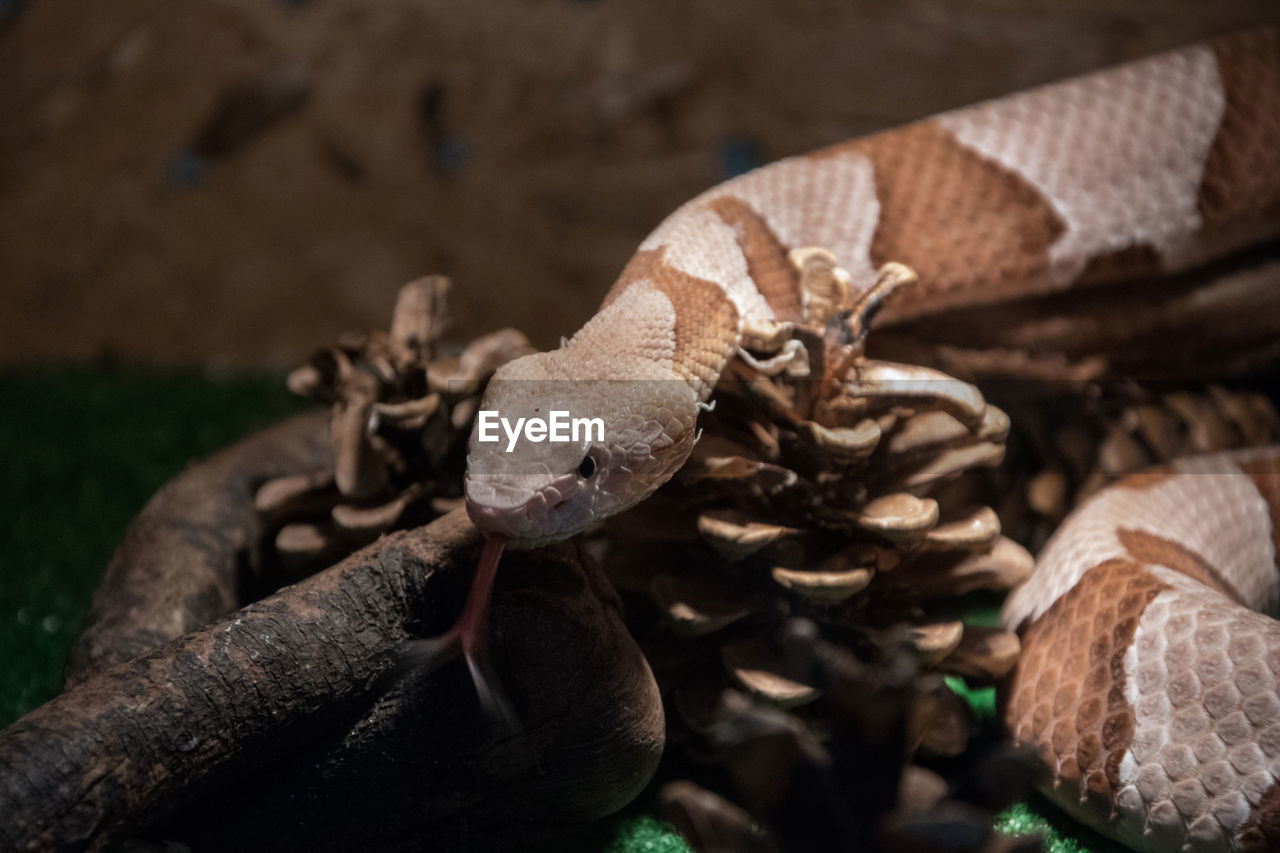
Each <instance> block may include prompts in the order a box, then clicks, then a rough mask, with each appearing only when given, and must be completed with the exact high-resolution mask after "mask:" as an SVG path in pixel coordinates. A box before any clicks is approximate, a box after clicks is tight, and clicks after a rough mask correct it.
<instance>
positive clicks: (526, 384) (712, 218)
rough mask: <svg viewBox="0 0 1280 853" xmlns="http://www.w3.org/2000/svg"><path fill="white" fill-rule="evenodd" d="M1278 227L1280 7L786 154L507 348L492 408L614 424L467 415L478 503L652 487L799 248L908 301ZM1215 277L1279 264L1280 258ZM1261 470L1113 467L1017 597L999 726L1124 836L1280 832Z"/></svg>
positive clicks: (503, 521)
mask: <svg viewBox="0 0 1280 853" xmlns="http://www.w3.org/2000/svg"><path fill="white" fill-rule="evenodd" d="M1278 234H1280V33H1278V32H1277V31H1275V30H1267V29H1263V30H1258V31H1253V32H1248V33H1244V34H1239V35H1235V36H1229V37H1224V38H1221V39H1218V40H1215V41H1212V42H1209V43H1206V44H1202V45H1197V46H1193V47H1190V48H1186V49H1183V50H1179V51H1175V52H1172V53H1167V54H1164V55H1160V56H1156V57H1153V58H1150V59H1145V60H1141V61H1138V62H1134V63H1131V64H1128V65H1125V66H1122V67H1119V68H1117V69H1113V70H1109V71H1104V72H1100V73H1097V74H1093V75H1090V76H1086V77H1082V78H1078V79H1075V80H1071V81H1067V82H1065V83H1060V84H1056V85H1052V86H1047V87H1043V88H1040V89H1036V90H1032V91H1029V92H1025V93H1020V94H1016V95H1013V96H1009V97H1005V98H1002V99H999V100H996V101H991V102H988V103H985V104H981V105H978V106H975V107H970V108H966V109H961V110H957V111H954V112H949V113H945V114H942V115H939V116H937V117H934V118H931V119H927V120H924V121H921V122H917V123H915V124H911V125H908V126H905V127H902V128H899V129H895V130H890V131H886V132H882V133H879V134H875V135H872V136H868V137H864V138H860V139H855V140H852V141H850V142H846V143H842V144H839V145H836V146H833V147H830V148H827V149H824V150H821V151H817V152H815V153H812V154H809V155H806V156H801V157H794V158H789V159H785V160H781V161H779V162H776V163H773V164H771V165H768V166H765V167H763V168H760V169H757V170H755V171H753V172H750V173H748V174H746V175H743V176H740V177H737V178H734V179H732V180H729V181H727V182H725V183H723V184H721V185H719V186H717V187H715V188H713V189H711V190H709V191H707V192H705V193H703V194H702V195H699V196H698V197H696V198H694V199H693V200H692V201H690V202H688V203H687V204H685V205H683V206H682V207H681V208H679V209H678V210H677V211H676V212H675V213H673V214H672V215H671V216H670V217H668V218H667V219H666V220H665V221H664V222H663V223H662V224H661V225H659V227H658V228H657V229H656V230H655V231H654V232H653V233H652V234H651V235H650V236H649V237H648V238H647V239H646V240H645V241H644V243H642V244H641V246H640V249H639V251H638V252H637V253H636V254H635V256H634V257H633V258H632V259H631V261H630V262H629V263H628V264H627V266H626V267H625V268H624V270H623V272H622V274H621V276H620V278H619V279H618V281H617V282H616V284H615V285H614V286H613V288H612V289H611V290H610V291H609V293H608V295H607V296H606V298H605V301H604V304H603V305H602V307H601V309H600V310H599V312H598V313H597V314H596V315H595V317H593V318H592V319H591V320H590V321H589V322H588V323H587V324H586V325H585V326H584V327H583V329H582V330H581V331H579V332H578V333H577V334H576V335H575V336H574V337H573V338H572V339H571V340H569V341H567V342H566V343H565V344H564V345H563V346H562V347H561V348H560V349H558V350H554V351H552V352H549V353H540V354H536V355H533V356H527V357H525V358H521V359H517V360H516V361H514V362H511V363H509V364H508V365H506V366H505V367H503V368H502V369H500V370H499V371H498V373H497V374H496V375H495V376H494V379H493V381H492V382H491V384H490V388H489V390H488V391H487V392H486V397H485V401H484V403H482V408H486V409H495V410H498V411H500V412H502V413H503V414H504V415H505V414H513V415H514V414H526V415H532V414H534V413H537V412H540V411H544V407H547V406H548V404H549V403H550V402H552V401H555V402H556V403H557V404H558V406H559V407H564V408H569V409H572V410H574V411H581V412H586V413H590V414H592V415H599V416H602V417H603V418H604V420H605V421H606V423H607V424H608V427H607V434H606V436H605V438H604V440H603V441H595V442H591V441H585V440H584V441H582V442H578V443H562V444H552V443H550V442H547V443H540V444H525V445H523V446H522V447H520V448H519V449H517V450H516V452H513V453H508V452H506V451H505V450H504V448H503V447H502V446H501V445H500V444H499V445H492V444H483V443H480V442H478V441H477V437H476V435H475V434H473V436H472V442H471V445H470V448H469V456H468V472H467V499H468V508H469V510H470V512H471V515H472V518H473V519H474V520H475V521H476V523H477V525H478V526H480V527H481V528H482V529H484V530H486V531H487V532H489V533H491V534H493V535H496V536H498V537H501V538H502V539H504V540H506V541H509V542H510V544H511V545H513V546H516V547H519V546H534V545H538V544H542V543H545V542H549V541H554V540H556V539H563V538H565V537H567V536H570V535H573V534H574V533H576V532H579V531H580V530H583V529H585V528H586V527H587V526H589V525H591V524H592V523H594V522H595V521H598V520H599V519H600V518H602V517H605V516H607V515H611V514H613V513H616V512H618V511H621V510H622V509H625V508H627V507H629V506H631V505H633V504H634V503H636V502H638V501H639V500H642V499H643V498H644V497H646V496H647V495H649V494H650V493H652V492H653V490H655V489H656V488H657V487H658V486H659V485H660V484H661V483H662V482H663V481H664V480H666V479H667V478H669V477H670V476H671V475H672V474H673V473H674V471H675V470H676V469H677V468H679V466H680V464H681V463H682V462H683V461H684V459H685V458H686V457H687V456H688V454H689V451H690V448H691V447H692V444H693V441H694V436H695V426H696V419H697V413H698V409H699V406H700V405H701V404H703V403H704V401H706V400H707V399H708V398H709V397H710V395H711V393H712V390H713V389H714V387H715V385H716V382H717V380H718V379H719V377H720V375H721V372H722V371H723V370H724V369H725V366H726V365H727V363H728V361H729V360H730V359H731V358H732V357H733V356H734V355H735V353H737V352H738V351H739V348H740V347H741V345H742V344H743V336H744V333H745V330H747V329H748V328H749V327H751V326H752V325H753V324H756V323H760V322H766V323H767V322H775V323H776V322H785V321H792V320H798V319H799V318H800V316H801V314H802V311H803V301H804V298H805V297H804V295H803V293H802V289H801V286H800V282H799V277H798V273H797V272H796V270H795V268H794V267H793V266H792V265H791V264H790V263H789V262H788V251H789V250H791V249H794V248H797V247H802V246H821V247H824V248H826V249H828V250H830V251H832V252H833V253H834V254H835V255H836V256H837V257H838V258H839V259H840V262H841V263H842V265H843V266H844V267H846V268H847V269H848V271H849V273H850V275H851V278H852V284H853V286H854V287H855V288H869V287H871V285H872V284H873V282H874V280H875V275H876V269H877V268H878V267H879V266H880V265H881V264H883V263H885V262H888V261H898V262H902V263H905V264H907V265H909V266H911V267H913V268H914V269H915V270H916V271H917V272H918V274H919V277H920V281H919V284H918V285H917V286H915V287H913V288H909V289H907V290H906V292H898V293H895V294H893V298H892V299H891V301H890V302H889V303H888V304H887V306H886V309H885V314H884V316H885V319H888V320H890V321H893V320H898V321H901V320H909V319H912V318H917V317H921V316H924V315H927V314H932V313H936V312H939V311H943V310H946V309H952V308H957V307H969V306H975V305H983V304H988V303H995V302H1002V301H1008V300H1012V299H1020V298H1024V297H1030V296H1036V295H1042V294H1050V293H1054V292H1065V291H1069V290H1074V289H1081V288H1086V287H1088V288H1091V289H1092V290H1093V292H1098V291H1100V290H1101V289H1103V288H1116V287H1119V286H1121V285H1123V284H1125V283H1127V282H1132V281H1134V280H1138V279H1144V280H1156V279H1159V278H1160V277H1169V276H1172V275H1173V274H1176V273H1179V272H1181V271H1185V270H1191V269H1193V268H1202V267H1204V266H1205V265H1206V264H1209V262H1212V261H1215V260H1217V259H1220V258H1223V257H1226V256H1228V255H1231V254H1232V253H1238V250H1241V249H1244V248H1246V247H1250V246H1254V245H1257V244H1261V243H1264V242H1266V241H1270V240H1274V239H1275V238H1276V236H1277V235H1278ZM1230 274H1231V275H1236V276H1246V277H1253V278H1251V279H1250V280H1251V281H1252V282H1254V283H1255V284H1256V283H1257V282H1258V281H1260V280H1261V281H1263V282H1277V281H1280V262H1278V261H1277V260H1275V258H1274V255H1266V254H1265V253H1264V256H1263V257H1261V258H1260V259H1259V260H1258V261H1257V262H1256V263H1254V264H1252V265H1251V266H1249V267H1248V268H1247V269H1244V270H1243V271H1242V270H1241V268H1239V267H1232V268H1231V272H1230ZM1258 277H1261V278H1260V279H1259V278H1258ZM548 383H555V384H554V385H549V384H548ZM620 383H621V384H620ZM552 389H554V390H552ZM1205 466H1208V467H1205ZM1206 471H1213V472H1215V473H1214V475H1213V476H1208V475H1203V476H1202V474H1203V472H1206ZM1278 473H1280V455H1278V454H1277V453H1274V452H1259V453H1256V454H1255V455H1251V456H1237V457H1229V458H1228V457H1220V458H1217V459H1213V460H1208V461H1199V462H1188V463H1177V464H1175V465H1173V466H1172V467H1170V468H1169V469H1168V470H1166V471H1164V472H1163V473H1159V474H1153V475H1150V476H1148V477H1146V478H1145V479H1139V480H1132V481H1128V482H1126V483H1124V484H1121V485H1120V486H1118V487H1116V488H1114V489H1112V490H1110V491H1107V492H1105V493H1104V494H1102V495H1100V496H1099V497H1097V498H1096V499H1095V500H1093V501H1092V502H1090V503H1089V504H1088V505H1087V506H1086V507H1084V508H1082V509H1081V510H1080V511H1079V513H1078V514H1077V515H1076V516H1075V517H1074V518H1073V519H1072V520H1071V521H1069V522H1068V523H1067V524H1066V525H1065V526H1064V527H1063V529H1062V530H1061V531H1060V532H1059V533H1058V535H1057V536H1056V537H1055V539H1054V541H1053V543H1052V545H1051V546H1050V547H1049V548H1048V549H1047V550H1046V552H1045V555H1044V557H1043V559H1042V560H1041V561H1040V563H1039V566H1038V569H1037V571H1036V573H1035V575H1034V577H1033V579H1032V581H1031V582H1030V583H1029V584H1028V585H1027V586H1026V587H1025V588H1024V589H1022V590H1021V591H1019V592H1018V593H1017V595H1016V596H1015V597H1014V598H1013V599H1012V600H1011V602H1010V603H1009V605H1008V609H1007V610H1006V614H1005V618H1006V620H1007V621H1008V623H1009V624H1010V625H1014V626H1018V627H1019V628H1020V630H1021V631H1022V633H1023V636H1024V638H1025V645H1024V649H1025V651H1024V655H1023V660H1022V663H1021V664H1020V666H1019V668H1018V669H1017V671H1016V673H1015V675H1014V677H1013V680H1012V683H1011V687H1010V690H1009V703H1008V708H1009V713H1008V723H1009V725H1010V728H1011V730H1012V731H1013V733H1014V735H1015V737H1016V738H1018V739H1020V740H1022V741H1025V742H1028V743H1032V744H1034V745H1035V746H1036V747H1038V748H1039V750H1040V753H1041V755H1042V757H1043V759H1044V764H1045V769H1046V777H1045V789H1046V791H1047V792H1048V793H1049V794H1050V796H1052V797H1053V798H1054V799H1056V800H1057V801H1058V802H1060V803H1062V804H1063V805H1064V806H1065V807H1067V808H1068V809H1069V810H1070V811H1072V812H1073V813H1075V814H1077V815H1078V816H1080V817H1081V818H1082V819H1084V820H1086V821H1088V822H1090V823H1092V824H1093V825H1094V826H1097V827H1099V828H1100V829H1102V830H1103V831H1104V832H1107V833H1109V834H1111V835H1113V836H1115V837H1117V838H1120V839H1121V840H1124V841H1126V842H1127V843H1129V844H1131V845H1134V846H1137V847H1139V848H1143V849H1147V848H1150V849H1171V850H1176V849H1194V850H1218V849H1232V848H1249V847H1250V845H1253V846H1255V847H1257V848H1258V849H1276V848H1277V847H1280V817H1278V814H1280V788H1277V780H1278V779H1280V698H1278V694H1277V679H1278V678H1280V631H1278V629H1277V627H1276V624H1275V623H1274V622H1272V621H1271V620H1270V619H1269V618H1267V617H1265V616H1261V615H1257V614H1254V613H1252V611H1251V610H1250V609H1249V608H1259V607H1262V608H1269V607H1271V606H1273V605H1274V604H1275V603H1276V601H1277V598H1278V592H1277V590H1278V587H1277V578H1276V568H1275V557H1276V547H1277V542H1278V541H1280V540H1277V539H1276V537H1277V536H1280V534H1278V533H1276V532H1275V531H1277V530H1280V527H1278V526H1277V525H1280V515H1278V514H1277V513H1278V512H1280V510H1278V509H1277V507H1280V486H1278V485H1277V474H1278Z"/></svg>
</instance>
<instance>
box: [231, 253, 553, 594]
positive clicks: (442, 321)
mask: <svg viewBox="0 0 1280 853" xmlns="http://www.w3.org/2000/svg"><path fill="white" fill-rule="evenodd" d="M449 288H450V283H449V280H448V279H446V278H444V277H442V276H429V277H427V278H423V279H419V280H418V281H414V282H411V283H409V284H407V285H405V286H404V287H403V288H402V289H401V291H400V295H399V297H398V299H397V301H396V307H395V311H394V313H393V314H392V318H391V328H390V330H389V331H387V332H352V333H348V334H346V335H343V336H342V337H341V338H340V339H339V340H338V342H337V343H335V344H334V345H332V346H329V347H326V348H324V349H322V350H320V351H318V352H317V353H316V354H315V355H314V356H313V357H312V358H311V360H310V362H308V363H307V364H306V365H304V366H303V367H300V368H298V369H297V370H295V371H293V373H291V374H290V375H289V388H290V389H291V390H292V391H294V392H295V393H297V394H301V395H304V396H307V397H310V398H311V399H313V400H315V401H317V402H319V403H322V404H324V405H326V406H328V407H329V408H330V412H331V418H330V441H331V443H332V449H333V459H334V463H333V466H332V469H331V470H324V471H316V472H314V473H312V474H309V475H295V476H292V477H288V478H284V479H280V480H271V481H268V482H267V483H265V484H263V486H262V487H261V489H260V490H259V491H258V494H257V497H256V505H257V508H258V510H259V512H260V513H261V514H262V516H263V518H264V520H265V521H267V522H268V523H269V524H271V525H273V529H275V530H277V531H278V532H277V534H276V537H275V550H276V552H277V554H278V556H279V559H280V563H281V565H282V566H283V567H284V568H285V569H286V570H287V571H288V572H289V573H290V574H294V575H298V574H305V573H307V572H309V571H312V570H314V569H316V568H319V567H321V566H324V565H328V564H329V563H331V562H333V561H334V560H335V559H337V558H340V557H342V556H345V555H346V554H348V553H351V551H353V550H354V549H356V548H358V547H360V546H362V545H364V544H366V543H368V542H371V541H373V540H374V539H376V538H377V537H378V536H379V535H380V534H382V533H385V532H388V531H390V530H395V529H399V528H404V527H410V526H414V525H417V524H423V523H426V522H427V521H430V520H431V519H432V518H435V517H437V516H439V515H441V514H443V513H444V512H446V511H448V510H449V509H451V508H453V507H454V506H456V505H457V503H458V501H459V500H460V498H461V491H460V490H461V482H462V466H463V465H464V464H465V448H466V441H467V436H468V434H469V432H470V429H471V421H472V417H473V415H474V412H475V409H476V406H477V405H478V403H479V397H480V393H481V391H482V390H483V388H484V383H485V382H486V381H487V379H488V378H489V376H490V375H491V374H492V373H493V371H494V370H495V369H497V367H498V366H499V365H501V364H503V363H504V362H506V361H509V360H511V359H513V358H516V357H518V356H521V355H524V354H525V353H528V352H531V351H532V347H530V345H529V342H528V340H527V339H526V338H525V337H524V335H522V334H520V333H519V332H517V331H515V330H514V329H504V330H502V331H499V332H495V333H492V334H489V335H485V336H483V337H480V338H477V339H475V340H474V341H472V342H470V343H469V344H468V345H467V346H465V347H464V348H462V349H450V348H449V347H447V346H446V345H445V344H444V343H443V342H442V337H443V335H444V332H445V329H446V326H447V319H448V313H447V298H448V294H449Z"/></svg>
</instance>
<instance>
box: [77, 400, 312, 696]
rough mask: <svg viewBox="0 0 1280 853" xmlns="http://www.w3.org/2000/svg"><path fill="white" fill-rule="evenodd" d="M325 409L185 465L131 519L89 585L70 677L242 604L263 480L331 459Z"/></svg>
mask: <svg viewBox="0 0 1280 853" xmlns="http://www.w3.org/2000/svg"><path fill="white" fill-rule="evenodd" d="M327 430H328V413H326V412H322V411H315V412H308V413H306V414H302V415H298V416H295V417H293V418H289V419H287V420H285V421H282V422H281V423H279V424H277V425H275V426H273V427H270V428H268V429H264V430H262V431H261V432H258V433H255V434H253V435H252V436H250V437H248V438H246V439H245V440H243V441H241V442H239V443H238V444H235V445H233V446H231V447H229V448H227V449H226V450H223V451H222V452H220V453H217V454H215V455H214V456H212V457H210V458H209V459H207V460H205V461H203V462H198V463H196V464H194V465H191V466H190V467H189V468H188V469H187V470H186V471H184V472H183V473H182V474H180V475H179V476H177V477H175V478H174V479H173V480H171V481H170V482H169V483H168V484H166V485H165V486H164V487H163V488H162V489H160V491H158V492H157V493H156V494H155V495H154V496H153V497H152V498H151V500H150V501H148V502H147V505H146V506H145V507H143V509H142V511H141V512H140V513H139V514H138V516H137V517H136V518H135V519H134V520H133V522H132V523H130V525H129V529H128V530H127V531H126V533H125V537H124V541H123V542H122V543H121V545H120V547H119V548H118V549H117V550H116V552H115V554H114V555H113V556H112V558H111V562H110V564H109V565H108V566H107V571H106V575H105V577H104V578H103V581H102V583H101V585H99V587H98V589H97V591H96V592H95V593H94V598H93V605H92V607H91V609H90V612H89V616H88V619H87V622H86V627H85V630H84V632H83V633H82V634H81V635H80V638H79V639H78V640H77V641H76V645H75V648H74V649H73V650H72V653H71V658H70V662H69V663H68V665H67V684H68V686H74V685H76V684H78V683H80V682H82V681H84V680H85V679H87V678H88V677H89V676H91V675H93V674H94V673H97V672H101V671H102V670H104V669H107V668H108V667H111V666H113V665H115V664H117V663H120V662H122V661H126V660H129V659H130V658H133V657H136V656H137V655H140V654H142V653H143V652H147V651H150V650H151V649H154V648H155V647H156V646H159V645H161V644H162V643H166V642H168V641H169V640H172V639H174V638H175V637H180V636H182V635H183V634H186V633H187V632H189V631H194V630H195V629H197V628H199V627H201V626H203V625H206V624H208V623H209V622H210V621H212V620H213V619H217V618H219V617H221V616H225V615H226V614H228V613H230V612H232V611H233V610H235V609H236V608H238V607H240V606H241V604H243V603H244V600H243V595H242V593H243V590H242V587H243V586H244V584H245V582H246V578H245V577H244V576H243V573H242V571H243V569H244V568H245V567H246V565H247V564H248V562H249V560H248V557H249V552H250V549H251V548H252V547H253V546H254V544H255V542H256V539H257V536H258V532H259V519H258V516H257V514H256V513H255V512H254V508H253V495H254V492H255V491H257V488H258V487H259V486H260V485H262V483H264V482H265V481H267V480H269V479H272V478H274V477H279V476H284V475H286V474H293V473H303V472H307V471H314V470H317V469H323V468H326V467H330V466H331V465H332V461H331V459H332V455H331V453H330V451H329V437H328V431H327Z"/></svg>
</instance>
